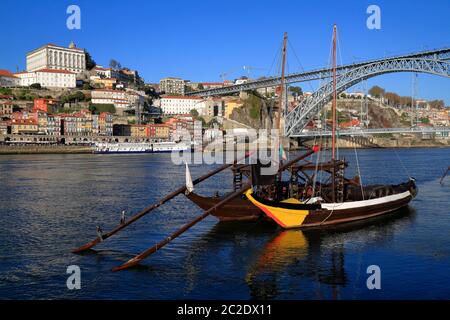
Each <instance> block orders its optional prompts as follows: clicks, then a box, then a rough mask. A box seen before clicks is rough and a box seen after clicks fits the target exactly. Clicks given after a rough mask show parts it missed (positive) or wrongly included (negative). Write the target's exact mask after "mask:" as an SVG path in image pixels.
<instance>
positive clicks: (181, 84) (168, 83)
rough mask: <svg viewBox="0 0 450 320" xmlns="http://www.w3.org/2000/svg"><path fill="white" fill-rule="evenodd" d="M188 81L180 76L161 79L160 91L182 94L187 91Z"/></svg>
mask: <svg viewBox="0 0 450 320" xmlns="http://www.w3.org/2000/svg"><path fill="white" fill-rule="evenodd" d="M185 85H186V82H185V81H184V80H183V79H180V78H171V77H169V78H164V79H161V80H160V81H159V91H160V92H164V93H166V94H180V95H184V93H185Z"/></svg>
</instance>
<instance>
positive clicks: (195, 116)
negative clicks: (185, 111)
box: [189, 109, 199, 118]
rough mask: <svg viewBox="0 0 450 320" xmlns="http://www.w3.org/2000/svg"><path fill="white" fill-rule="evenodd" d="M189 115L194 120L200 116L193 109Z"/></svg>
mask: <svg viewBox="0 0 450 320" xmlns="http://www.w3.org/2000/svg"><path fill="white" fill-rule="evenodd" d="M189 113H190V114H191V116H192V117H193V118H197V117H198V116H199V114H198V111H197V109H192V110H191V111H190V112H189Z"/></svg>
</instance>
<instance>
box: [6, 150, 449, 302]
mask: <svg viewBox="0 0 450 320" xmlns="http://www.w3.org/2000/svg"><path fill="white" fill-rule="evenodd" d="M342 154H343V155H344V156H345V157H346V158H347V160H349V161H350V168H349V175H352V174H354V172H355V162H356V161H355V153H354V150H346V151H342ZM358 160H359V163H360V168H361V174H362V179H363V180H362V181H363V183H377V182H392V183H398V182H401V181H404V180H406V179H407V177H408V175H411V176H413V177H415V178H416V179H417V183H418V186H419V195H418V197H417V198H416V199H415V200H414V201H413V202H412V203H411V204H410V206H409V208H408V209H405V210H402V211H401V212H398V213H396V214H395V215H390V216H387V217H383V218H377V219H372V220H370V221H366V222H364V223H358V224H350V225H343V226H341V227H335V228H330V229H326V230H322V231H304V232H301V231H298V230H294V231H283V230H281V229H279V228H277V227H275V226H273V225H272V224H268V223H218V222H217V220H216V219H215V218H214V217H208V218H206V219H205V220H204V221H202V222H201V223H199V224H197V225H196V226H195V227H193V228H192V229H191V230H190V231H188V232H186V233H185V234H183V235H182V236H180V237H179V238H178V239H176V240H174V241H173V242H172V243H171V244H169V245H168V246H166V247H165V248H164V249H162V250H161V251H158V252H157V253H156V254H154V255H153V256H151V257H150V258H149V259H147V260H145V261H144V262H143V263H142V265H140V266H138V267H136V268H134V269H131V270H127V271H122V272H117V273H113V272H111V271H110V270H111V268H112V267H114V266H117V265H120V264H122V263H123V262H125V261H127V260H128V259H130V258H131V257H132V256H133V255H134V254H137V253H139V252H141V251H143V250H144V249H146V248H148V247H149V246H151V245H153V244H155V243H156V242H157V241H159V240H162V239H163V238H165V237H166V236H167V235H168V234H169V233H170V232H172V231H174V230H176V229H177V228H178V227H180V226H182V225H183V224H184V223H186V222H188V221H189V220H190V219H192V218H194V217H195V216H197V215H199V214H200V213H201V211H200V210H199V209H198V208H197V207H196V206H195V205H193V204H192V203H190V202H189V200H187V199H186V198H185V197H184V196H178V197H177V198H175V199H174V200H172V201H171V202H169V203H168V204H166V205H164V206H163V207H161V208H159V209H157V210H156V211H154V213H153V214H150V215H148V216H146V217H144V218H142V219H141V220H139V222H137V223H135V224H133V225H131V226H130V227H128V228H127V229H125V230H123V231H122V232H120V233H119V234H117V235H116V236H114V237H112V238H110V239H108V240H107V241H105V242H104V243H102V244H100V245H98V246H97V247H95V251H90V252H88V253H85V254H80V255H76V254H72V253H70V250H71V249H72V248H74V247H77V246H79V245H81V244H83V243H84V242H86V241H87V240H91V239H93V238H94V237H95V236H96V232H95V227H96V225H101V227H102V228H103V230H105V231H107V230H110V229H111V228H112V227H114V226H116V225H117V223H118V220H119V219H120V212H121V210H123V209H125V210H127V211H128V212H137V211H139V210H140V209H142V208H143V207H145V206H146V205H148V204H149V203H152V202H153V201H155V200H156V199H158V198H159V197H161V195H164V194H166V193H168V192H170V191H172V190H173V189H174V188H175V187H176V186H178V185H183V184H184V167H182V166H175V165H173V164H172V163H171V161H170V155H167V154H143V155H17V156H16V155H14V156H13V155H11V156H1V157H0V215H1V221H0V222H1V223H0V299H59V298H62V299H252V298H259V299H449V298H450V233H449V231H450V177H449V178H448V179H447V180H446V183H445V184H444V185H443V186H441V185H440V184H439V177H440V176H441V175H442V173H443V170H444V168H447V167H448V166H449V165H450V149H398V150H394V149H379V150H359V151H358ZM210 169H211V167H207V166H204V165H192V166H191V173H192V176H193V177H194V178H195V177H197V176H199V175H201V174H203V173H205V172H206V171H208V170H210ZM231 186H232V185H231V174H230V172H224V173H221V174H219V175H217V176H215V177H213V178H211V179H209V180H207V181H205V182H204V183H201V184H200V185H198V187H196V191H197V192H198V193H201V194H204V195H211V194H213V193H214V192H215V191H216V190H218V191H220V192H221V193H222V192H225V191H227V190H230V189H231ZM69 265H78V266H79V267H80V269H81V289H80V290H68V289H67V286H66V280H67V277H68V276H69V275H68V274H66V270H67V267H68V266H69ZM370 265H377V266H379V267H380V271H381V289H380V290H369V289H368V288H367V285H366V281H367V278H368V277H369V274H367V267H368V266H370Z"/></svg>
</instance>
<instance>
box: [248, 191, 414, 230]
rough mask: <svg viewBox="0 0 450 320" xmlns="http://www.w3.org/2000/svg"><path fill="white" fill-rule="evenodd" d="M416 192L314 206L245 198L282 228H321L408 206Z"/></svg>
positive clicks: (254, 197) (249, 196) (250, 192)
mask: <svg viewBox="0 0 450 320" xmlns="http://www.w3.org/2000/svg"><path fill="white" fill-rule="evenodd" d="M416 193H417V189H416V188H415V185H413V187H412V189H411V190H406V191H403V192H401V193H397V194H393V195H389V196H384V197H379V198H375V199H370V200H363V201H352V202H343V203H328V204H327V203H326V204H316V205H308V204H294V203H283V202H274V201H269V200H265V199H261V198H258V197H257V196H255V195H253V194H252V190H248V191H247V192H246V196H247V197H248V199H249V200H250V201H251V202H252V203H253V204H254V205H255V206H257V207H258V208H260V209H261V210H262V211H263V212H264V213H265V214H266V215H267V216H268V217H270V218H271V219H273V220H274V221H275V222H276V223H277V224H278V225H280V226H281V227H282V228H285V229H292V228H313V227H322V226H328V225H334V224H339V223H345V222H352V221H358V220H362V219H367V218H371V217H376V216H380V215H383V214H387V213H391V212H393V211H396V210H398V209H400V208H402V207H404V206H407V205H408V204H409V202H410V201H411V200H412V199H413V197H414V196H415V194H416Z"/></svg>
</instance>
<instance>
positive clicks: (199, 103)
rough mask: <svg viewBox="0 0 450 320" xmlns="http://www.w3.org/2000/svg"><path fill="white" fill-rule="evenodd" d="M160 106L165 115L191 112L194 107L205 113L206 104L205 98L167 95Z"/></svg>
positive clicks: (201, 113) (200, 113) (200, 112)
mask: <svg viewBox="0 0 450 320" xmlns="http://www.w3.org/2000/svg"><path fill="white" fill-rule="evenodd" d="M160 107H161V111H162V113H163V114H165V115H180V114H189V113H190V112H191V110H193V109H195V110H197V112H198V113H199V115H203V114H204V112H205V109H206V104H205V100H204V99H202V98H200V97H195V96H165V97H162V98H161V101H160Z"/></svg>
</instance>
